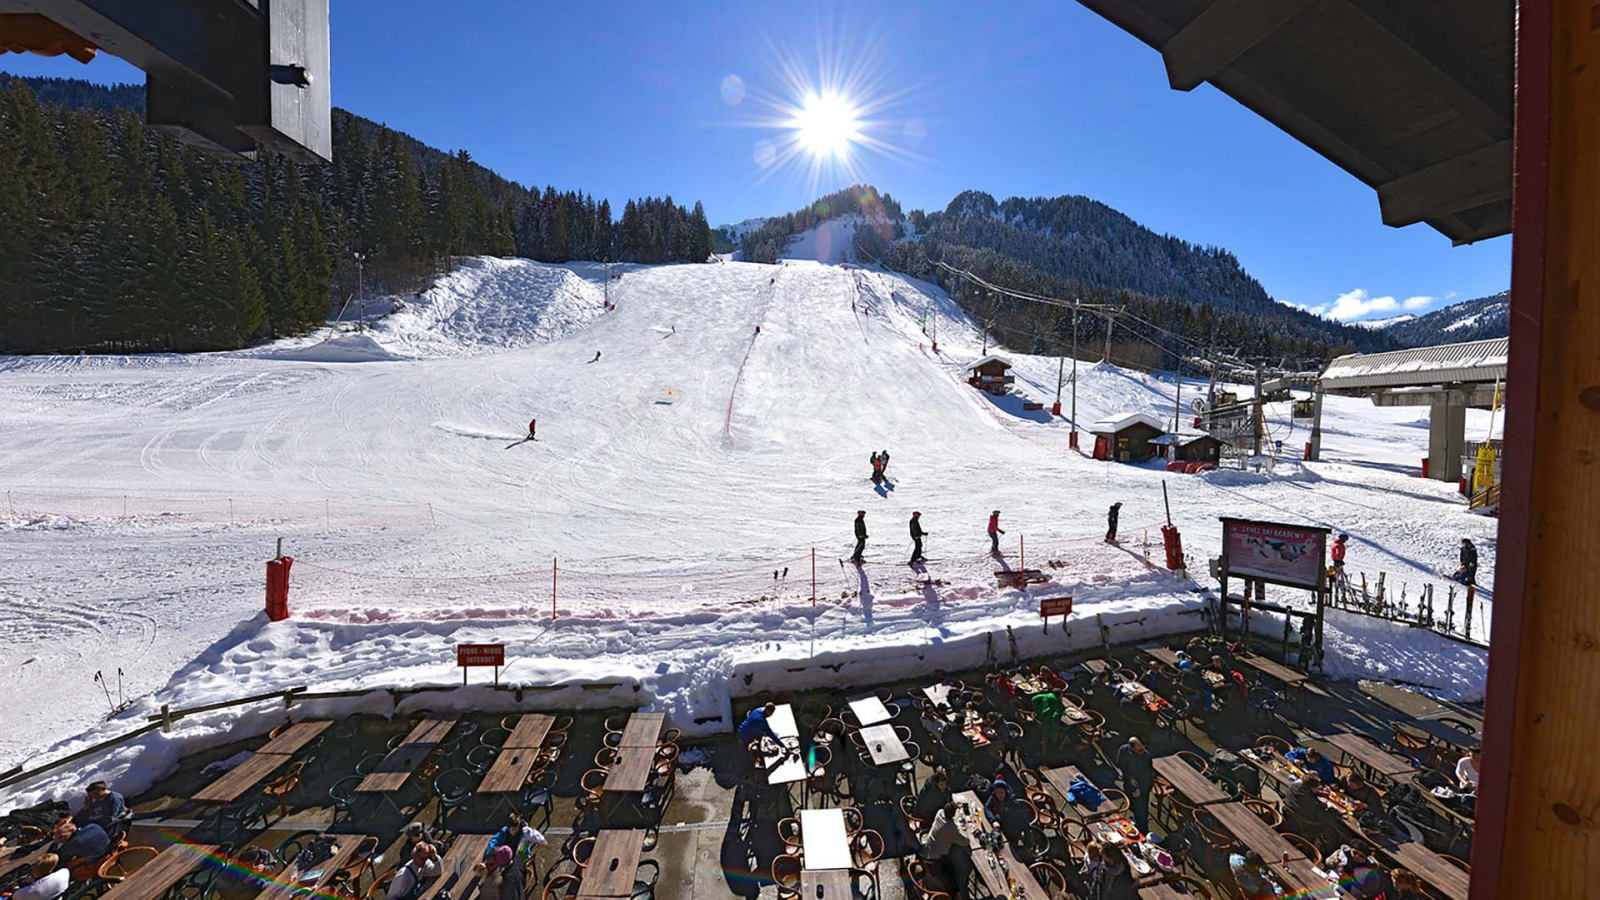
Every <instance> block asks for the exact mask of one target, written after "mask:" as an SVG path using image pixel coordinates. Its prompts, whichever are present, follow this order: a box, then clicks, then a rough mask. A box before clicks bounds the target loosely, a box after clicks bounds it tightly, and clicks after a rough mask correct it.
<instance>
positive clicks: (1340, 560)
mask: <svg viewBox="0 0 1600 900" xmlns="http://www.w3.org/2000/svg"><path fill="white" fill-rule="evenodd" d="M1348 540H1350V535H1348V534H1341V535H1339V536H1338V537H1336V538H1334V539H1333V548H1332V549H1331V550H1330V551H1329V553H1328V555H1329V556H1331V557H1333V567H1334V568H1335V569H1337V570H1338V571H1339V572H1341V573H1342V572H1344V551H1345V542H1346V541H1348Z"/></svg>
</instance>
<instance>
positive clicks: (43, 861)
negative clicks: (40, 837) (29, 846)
mask: <svg viewBox="0 0 1600 900" xmlns="http://www.w3.org/2000/svg"><path fill="white" fill-rule="evenodd" d="M71 881H72V873H70V872H68V871H67V869H66V867H65V866H63V865H62V863H61V857H59V856H57V855H56V854H54V853H46V854H45V855H44V856H41V857H39V860H38V862H35V863H34V864H33V867H32V868H31V869H29V870H28V880H27V883H26V884H24V885H22V886H21V887H19V888H17V889H16V890H15V891H13V892H12V894H11V900H55V898H57V897H59V896H61V895H62V894H65V893H66V892H67V885H68V884H70V883H71Z"/></svg>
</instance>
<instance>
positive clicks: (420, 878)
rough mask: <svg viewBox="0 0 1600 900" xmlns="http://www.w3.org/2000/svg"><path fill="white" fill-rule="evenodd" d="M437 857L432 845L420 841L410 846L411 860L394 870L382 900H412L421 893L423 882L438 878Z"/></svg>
mask: <svg viewBox="0 0 1600 900" xmlns="http://www.w3.org/2000/svg"><path fill="white" fill-rule="evenodd" d="M438 857H439V854H438V853H437V852H436V851H435V850H434V849H433V845H432V844H429V843H425V842H421V841H419V842H417V843H415V844H412V845H411V858H410V859H408V860H406V862H405V865H402V866H401V867H400V868H398V869H396V870H395V873H394V877H393V878H391V879H389V890H388V891H387V892H386V893H385V894H384V895H383V898H384V900H412V898H413V897H416V896H417V895H418V894H420V893H422V885H423V883H424V882H428V881H432V880H433V879H435V878H438V877H439V858H438Z"/></svg>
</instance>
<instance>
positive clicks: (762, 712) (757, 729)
mask: <svg viewBox="0 0 1600 900" xmlns="http://www.w3.org/2000/svg"><path fill="white" fill-rule="evenodd" d="M777 711H778V704H776V703H768V704H767V705H765V706H758V707H756V708H755V709H752V710H750V715H748V716H745V717H744V721H743V722H740V723H739V740H741V741H744V742H745V743H746V744H749V743H751V742H752V741H758V740H760V739H762V738H770V739H771V740H772V742H773V743H774V744H782V743H783V741H781V740H779V739H778V733H777V732H775V731H773V730H772V723H770V722H768V721H767V719H769V718H771V716H772V714H773V713H775V712H777Z"/></svg>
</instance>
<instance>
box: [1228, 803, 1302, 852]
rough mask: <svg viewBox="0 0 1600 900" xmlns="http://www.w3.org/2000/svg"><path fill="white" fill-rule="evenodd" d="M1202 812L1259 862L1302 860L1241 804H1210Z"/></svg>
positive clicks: (1274, 832)
mask: <svg viewBox="0 0 1600 900" xmlns="http://www.w3.org/2000/svg"><path fill="white" fill-rule="evenodd" d="M1206 812H1208V813H1211V815H1213V816H1215V817H1216V819H1217V821H1218V822H1221V823H1222V827H1224V828H1226V829H1228V832H1229V833H1230V834H1232V835H1233V836H1234V837H1236V838H1238V839H1239V842H1240V843H1242V844H1244V845H1245V846H1246V847H1248V848H1249V849H1251V850H1254V851H1255V852H1257V853H1259V854H1261V858H1262V859H1268V860H1281V859H1282V858H1283V854H1285V853H1287V854H1289V859H1291V860H1295V859H1301V860H1303V859H1305V858H1306V855H1305V854H1304V853H1301V852H1300V849H1299V848H1298V847H1296V846H1295V845H1293V844H1291V843H1289V842H1288V841H1286V840H1284V839H1283V835H1281V834H1278V833H1277V832H1276V831H1273V830H1272V828H1271V826H1269V825H1267V823H1265V822H1263V821H1261V817H1260V816H1257V815H1256V814H1255V813H1253V812H1251V811H1250V808H1249V807H1247V806H1245V805H1244V804H1243V803H1213V804H1211V805H1210V806H1207V807H1206Z"/></svg>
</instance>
